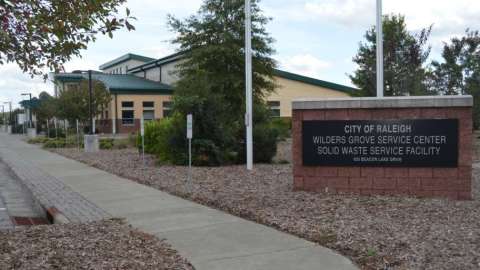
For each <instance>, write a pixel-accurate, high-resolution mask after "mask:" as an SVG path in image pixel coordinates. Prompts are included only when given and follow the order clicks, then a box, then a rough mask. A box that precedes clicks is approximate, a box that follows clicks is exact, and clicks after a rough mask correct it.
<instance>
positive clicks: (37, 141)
mask: <svg viewBox="0 0 480 270" xmlns="http://www.w3.org/2000/svg"><path fill="white" fill-rule="evenodd" d="M47 141H48V138H46V137H37V138H33V139H29V140H28V141H27V142H28V143H29V144H43V143H45V142H47Z"/></svg>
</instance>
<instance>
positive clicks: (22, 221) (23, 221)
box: [12, 217, 50, 226]
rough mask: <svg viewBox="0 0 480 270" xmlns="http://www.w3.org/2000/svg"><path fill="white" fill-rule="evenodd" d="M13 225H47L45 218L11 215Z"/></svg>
mask: <svg viewBox="0 0 480 270" xmlns="http://www.w3.org/2000/svg"><path fill="white" fill-rule="evenodd" d="M12 221H13V223H14V225H15V226H35V225H49V224H50V222H48V220H47V219H45V218H39V217H12Z"/></svg>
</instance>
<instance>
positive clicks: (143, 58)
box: [100, 53, 155, 70]
mask: <svg viewBox="0 0 480 270" xmlns="http://www.w3.org/2000/svg"><path fill="white" fill-rule="evenodd" d="M128 60H138V61H142V62H151V61H155V59H154V58H150V57H146V56H142V55H138V54H133V53H127V54H125V55H123V56H120V57H119V58H117V59H114V60H112V61H109V62H107V63H105V64H103V65H101V66H100V69H101V70H104V69H107V68H110V67H113V66H116V65H118V64H121V63H123V62H126V61H128Z"/></svg>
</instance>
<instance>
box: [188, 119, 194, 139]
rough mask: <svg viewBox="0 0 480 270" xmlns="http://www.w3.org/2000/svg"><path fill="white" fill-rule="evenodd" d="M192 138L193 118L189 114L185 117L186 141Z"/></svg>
mask: <svg viewBox="0 0 480 270" xmlns="http://www.w3.org/2000/svg"><path fill="white" fill-rule="evenodd" d="M192 138H193V117H192V115H191V114H189V115H187V139H192Z"/></svg>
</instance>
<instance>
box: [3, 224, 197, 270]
mask: <svg viewBox="0 0 480 270" xmlns="http://www.w3.org/2000/svg"><path fill="white" fill-rule="evenodd" d="M0 269H2V270H10V269H11V270H13V269H15V270H22V269H25V270H27V269H28V270H37V269H38V270H40V269H105V270H107V269H124V270H151V269H161V270H193V267H192V266H191V265H190V264H189V263H188V262H187V261H186V260H185V259H183V258H182V257H180V256H179V255H178V254H177V252H176V251H175V250H173V249H172V248H171V247H170V246H169V245H168V244H167V243H166V242H165V241H163V240H159V239H158V238H156V237H155V236H152V235H149V234H145V233H142V232H140V231H137V230H134V229H132V228H130V227H129V226H128V225H126V224H125V223H124V222H123V221H121V220H106V221H100V222H92V223H87V224H62V225H41V226H32V227H17V228H16V229H15V230H7V231H0Z"/></svg>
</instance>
